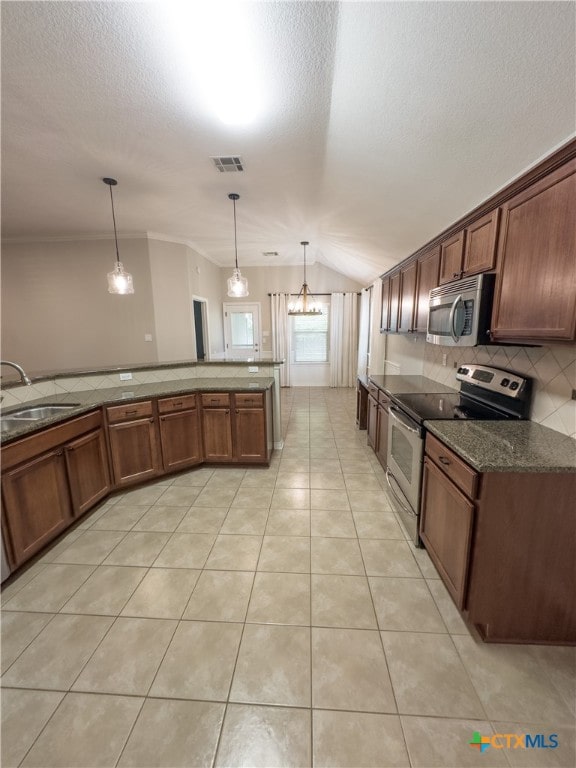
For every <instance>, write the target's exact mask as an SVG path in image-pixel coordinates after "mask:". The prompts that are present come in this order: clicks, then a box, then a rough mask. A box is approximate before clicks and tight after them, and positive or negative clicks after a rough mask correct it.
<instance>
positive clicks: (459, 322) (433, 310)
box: [426, 273, 495, 347]
mask: <svg viewBox="0 0 576 768" xmlns="http://www.w3.org/2000/svg"><path fill="white" fill-rule="evenodd" d="M494 279H495V275H494V274H492V273H485V274H482V275H474V276H473V277H467V278H464V279H463V280H456V281H455V282H454V283H448V285H441V286H440V287H439V288H433V289H432V290H431V291H430V304H429V309H428V332H427V333H426V341H428V342H430V344H442V345H443V346H445V347H475V346H477V345H478V344H489V343H490V316H491V313H492V298H493V296H494Z"/></svg>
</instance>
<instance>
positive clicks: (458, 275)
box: [452, 272, 460, 277]
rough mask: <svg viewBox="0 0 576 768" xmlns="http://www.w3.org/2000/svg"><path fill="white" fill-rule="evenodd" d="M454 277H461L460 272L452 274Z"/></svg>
mask: <svg viewBox="0 0 576 768" xmlns="http://www.w3.org/2000/svg"><path fill="white" fill-rule="evenodd" d="M452 277H460V273H459V272H454V274H453V275H452Z"/></svg>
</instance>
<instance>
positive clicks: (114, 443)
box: [108, 418, 160, 486]
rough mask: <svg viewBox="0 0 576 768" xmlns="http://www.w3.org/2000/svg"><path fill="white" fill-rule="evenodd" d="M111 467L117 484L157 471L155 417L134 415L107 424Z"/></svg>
mask: <svg viewBox="0 0 576 768" xmlns="http://www.w3.org/2000/svg"><path fill="white" fill-rule="evenodd" d="M108 437H109V441H110V455H111V459H112V471H113V474H114V483H115V485H116V486H124V485H131V484H133V483H139V482H141V481H142V480H146V479H147V478H149V477H155V476H156V475H157V474H158V473H159V471H160V461H159V451H158V438H157V435H156V427H155V424H154V419H153V418H150V419H137V420H136V421H127V422H124V423H121V424H111V425H110V426H109V427H108Z"/></svg>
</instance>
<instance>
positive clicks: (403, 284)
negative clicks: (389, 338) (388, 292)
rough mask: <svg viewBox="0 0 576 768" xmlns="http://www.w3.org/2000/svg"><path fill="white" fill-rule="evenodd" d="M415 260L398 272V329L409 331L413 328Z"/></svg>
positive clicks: (404, 331) (416, 265)
mask: <svg viewBox="0 0 576 768" xmlns="http://www.w3.org/2000/svg"><path fill="white" fill-rule="evenodd" d="M417 268H418V264H417V262H415V261H414V262H412V264H410V265H409V266H407V267H406V268H405V269H403V270H402V271H401V273H400V275H401V281H400V306H399V310H398V331H400V332H403V333H409V332H411V331H413V330H414V296H415V294H416V270H417Z"/></svg>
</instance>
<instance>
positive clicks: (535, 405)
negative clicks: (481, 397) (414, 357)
mask: <svg viewBox="0 0 576 768" xmlns="http://www.w3.org/2000/svg"><path fill="white" fill-rule="evenodd" d="M443 355H446V356H447V360H446V365H445V366H444V365H442V356H443ZM462 363H480V364H484V365H494V366H496V367H497V368H506V369H507V370H510V371H516V372H517V373H520V374H523V375H524V376H530V377H531V378H532V379H533V380H534V382H533V394H532V407H531V410H530V419H531V420H532V421H536V422H538V423H539V424H543V425H544V426H546V427H550V428H551V429H555V430H556V431H558V432H562V433H563V434H565V435H570V436H571V437H575V438H576V400H572V390H573V389H576V345H574V344H571V345H567V346H560V345H558V346H553V347H499V346H487V347H471V348H469V349H466V350H464V349H455V348H454V347H440V346H435V345H434V344H424V367H423V375H424V376H428V378H430V379H434V381H440V382H442V383H443V384H447V385H448V386H450V387H455V388H458V382H457V380H456V369H457V368H458V366H460V365H462Z"/></svg>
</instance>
